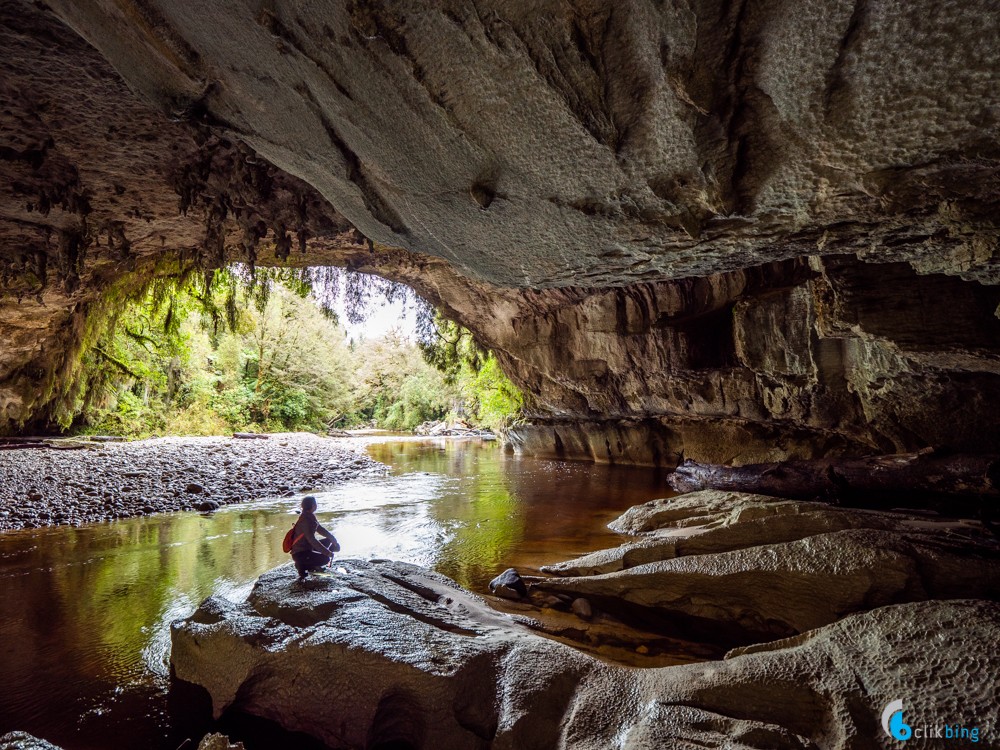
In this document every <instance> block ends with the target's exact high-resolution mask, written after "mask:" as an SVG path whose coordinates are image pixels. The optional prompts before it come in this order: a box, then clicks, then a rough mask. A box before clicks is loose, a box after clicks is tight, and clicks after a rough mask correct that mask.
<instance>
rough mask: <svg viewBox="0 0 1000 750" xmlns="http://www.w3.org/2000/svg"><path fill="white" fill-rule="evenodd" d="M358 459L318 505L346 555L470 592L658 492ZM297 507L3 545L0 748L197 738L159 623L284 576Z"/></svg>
mask: <svg viewBox="0 0 1000 750" xmlns="http://www.w3.org/2000/svg"><path fill="white" fill-rule="evenodd" d="M368 450H369V452H370V453H371V455H372V457H373V458H375V459H377V460H379V461H382V462H384V463H387V464H389V465H390V466H391V467H392V472H391V474H390V475H389V476H386V477H372V478H364V479H358V480H353V481H350V482H345V483H344V484H342V485H340V486H338V487H336V488H335V489H333V490H332V491H330V492H324V493H318V494H317V498H318V501H319V510H318V515H319V517H320V520H321V522H322V523H323V524H324V525H326V526H327V528H330V529H331V530H333V531H334V533H335V534H336V535H337V537H338V539H339V540H340V543H341V545H342V551H341V554H340V557H360V558H369V557H382V558H386V557H388V558H395V559H400V560H406V561H409V562H414V563H417V564H420V565H425V566H428V567H433V568H435V569H437V570H439V571H441V572H442V573H445V574H446V575H448V576H451V577H452V578H454V579H455V580H457V581H458V582H459V583H461V584H462V585H464V586H467V587H469V588H471V589H473V590H476V591H485V590H486V584H487V582H488V581H489V580H490V578H492V577H493V576H495V575H496V574H497V573H498V572H499V571H501V570H503V569H504V568H507V567H510V566H514V567H517V568H519V569H522V570H530V569H532V568H534V567H536V566H538V565H541V564H545V563H547V562H554V561H557V560H563V559H567V558H570V557H573V556H576V555H578V554H582V553H584V552H588V551H591V550H594V549H597V548H599V547H605V546H611V545H615V544H618V543H620V541H621V538H620V537H618V536H617V535H614V534H612V533H610V532H609V531H608V530H607V529H606V528H604V526H605V524H606V523H607V522H608V521H609V520H611V519H612V518H614V517H615V516H617V515H618V514H619V513H620V512H621V511H623V510H624V509H625V508H627V507H629V506H631V505H634V504H636V503H641V502H645V501H647V500H650V499H653V498H655V497H663V496H664V495H666V494H667V493H666V492H665V490H664V483H663V480H662V477H661V476H660V475H659V474H658V473H657V472H655V471H652V470H646V469H635V468H632V469H626V468H617V467H610V466H595V465H592V464H585V463H567V462H558V461H539V460H534V459H526V458H517V457H513V456H510V455H508V454H505V453H504V452H503V451H502V450H501V449H499V448H498V447H497V446H496V444H495V443H483V442H479V441H457V440H447V439H438V440H423V441H414V440H392V441H388V442H373V443H372V444H371V445H370V446H369V447H368ZM299 499H300V498H298V497H295V498H285V499H273V498H272V499H262V500H260V501H258V502H253V503H246V504H243V505H238V506H230V507H228V508H225V509H223V510H221V511H219V512H217V513H214V514H212V515H210V516H208V515H199V514H196V513H171V514H160V515H154V516H148V517H145V518H136V519H129V520H123V521H117V522H114V523H106V524H94V525H91V526H84V527H80V528H72V527H60V528H53V529H43V530H26V531H18V532H9V533H5V534H0V586H2V589H0V591H2V596H0V734H3V733H5V732H7V731H10V730H13V729H21V730H25V731H29V732H31V733H33V734H35V735H37V736H40V737H43V738H45V739H47V740H49V741H51V742H54V743H56V744H59V745H62V746H64V747H65V748H67V750H77V749H78V748H80V749H82V748H107V747H116V748H144V749H149V748H163V749H164V750H173V749H174V748H177V747H178V746H179V745H180V744H181V743H182V742H183V741H184V740H185V739H186V738H187V737H190V736H191V730H190V728H189V727H183V726H181V725H180V724H179V723H178V721H177V719H176V718H175V717H171V715H170V713H169V712H168V710H167V698H166V687H167V682H168V679H167V678H168V658H169V632H168V628H169V623H170V621H171V620H174V619H176V618H180V617H185V616H187V615H188V614H190V613H191V611H192V610H193V609H194V608H195V606H196V605H197V604H198V603H199V602H200V601H201V600H202V599H204V598H205V597H206V596H209V595H212V594H215V595H222V596H225V597H227V598H230V599H233V600H238V599H242V598H243V597H244V596H245V595H246V593H247V592H248V591H249V589H250V587H251V586H252V583H253V581H254V579H255V578H256V577H257V576H258V575H260V574H261V573H262V572H264V571H266V570H268V569H269V568H271V567H274V566H275V565H279V564H281V563H284V562H287V561H288V556H287V555H284V554H282V552H281V539H282V537H283V536H284V533H285V531H286V530H287V528H288V527H289V526H290V525H291V523H292V522H293V520H294V517H295V516H294V509H295V507H296V506H297V504H298V502H299ZM243 739H247V738H246V737H244V738H243ZM250 739H251V740H252V739H253V738H252V737H251V738H250ZM248 746H251V747H253V746H254V743H253V742H252V741H251V742H250V743H249V744H248ZM256 746H257V747H263V746H267V745H266V744H265V743H261V742H257V743H256ZM185 747H192V745H190V744H188V745H185Z"/></svg>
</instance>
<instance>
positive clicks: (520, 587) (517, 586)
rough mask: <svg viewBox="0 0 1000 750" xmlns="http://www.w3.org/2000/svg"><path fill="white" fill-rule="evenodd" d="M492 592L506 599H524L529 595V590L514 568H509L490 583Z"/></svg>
mask: <svg viewBox="0 0 1000 750" xmlns="http://www.w3.org/2000/svg"><path fill="white" fill-rule="evenodd" d="M490 591H492V592H493V594H494V596H499V597H502V598H504V599H522V598H524V597H526V596H527V595H528V588H527V586H525V585H524V581H522V580H521V576H520V575H519V574H518V572H517V571H516V570H514V568H507V570H505V571H504V572H503V573H501V574H500V575H498V576H497V577H496V578H494V579H493V580H492V581H490Z"/></svg>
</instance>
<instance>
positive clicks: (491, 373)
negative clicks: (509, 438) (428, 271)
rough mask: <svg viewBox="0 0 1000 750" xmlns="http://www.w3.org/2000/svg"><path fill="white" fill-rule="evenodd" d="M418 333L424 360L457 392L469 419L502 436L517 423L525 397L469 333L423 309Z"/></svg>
mask: <svg viewBox="0 0 1000 750" xmlns="http://www.w3.org/2000/svg"><path fill="white" fill-rule="evenodd" d="M418 333H419V335H420V339H419V341H418V346H419V347H420V351H421V353H422V354H423V355H424V359H425V360H426V361H427V362H428V363H429V364H431V365H433V366H434V367H435V368H436V369H438V370H439V371H440V372H441V373H443V374H444V378H445V382H447V383H449V384H453V385H454V386H455V387H456V388H457V389H458V391H459V393H460V394H461V396H462V400H463V408H464V411H465V416H466V417H467V418H468V419H469V420H471V421H472V422H473V423H475V424H479V425H482V426H484V427H489V428H490V429H492V430H497V431H499V432H501V433H502V432H503V431H504V430H506V429H508V428H509V427H511V426H513V425H514V424H515V423H517V421H518V420H520V418H521V413H522V411H523V409H524V395H523V394H522V393H521V391H520V390H518V388H517V386H516V385H514V383H512V382H511V381H510V379H509V378H508V377H507V376H506V375H505V374H504V372H503V370H501V369H500V364H499V363H498V362H497V358H496V356H495V355H494V354H493V353H492V352H490V351H488V350H487V349H485V348H483V347H481V346H480V345H479V344H478V342H477V341H476V340H475V337H474V336H473V335H472V332H471V331H469V330H468V329H466V328H463V327H462V326H460V325H458V324H457V323H455V322H453V321H450V320H448V319H447V318H445V317H444V316H443V315H442V314H441V313H440V311H436V310H432V309H430V308H425V309H424V310H423V311H422V314H421V317H420V323H419V325H418Z"/></svg>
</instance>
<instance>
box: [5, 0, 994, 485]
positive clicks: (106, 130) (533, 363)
mask: <svg viewBox="0 0 1000 750" xmlns="http://www.w3.org/2000/svg"><path fill="white" fill-rule="evenodd" d="M50 5H51V6H52V7H53V8H54V9H55V12H56V13H58V14H59V15H60V16H61V17H62V18H63V19H65V21H66V22H67V23H68V24H69V25H70V26H71V27H72V28H73V29H76V30H77V31H79V32H80V33H81V34H82V35H83V36H84V37H86V38H87V39H89V40H90V41H92V42H93V43H94V45H95V46H96V47H97V48H98V49H99V50H100V51H101V53H103V54H104V55H105V56H106V57H107V59H108V60H110V62H111V64H113V65H114V66H115V69H117V71H119V72H120V73H121V74H122V75H123V76H124V77H125V79H126V80H127V81H128V83H129V85H130V86H132V87H133V88H134V89H135V90H136V91H138V92H139V93H140V94H141V95H143V96H145V97H147V98H148V100H149V101H151V102H153V104H154V105H155V106H149V105H147V104H144V103H142V102H140V101H139V100H138V99H136V98H135V97H134V96H133V95H132V93H131V92H130V91H129V90H128V89H127V88H126V86H125V85H124V84H123V83H122V82H121V81H120V80H118V79H117V78H115V77H114V73H113V71H112V69H111V67H110V66H109V65H108V63H107V62H105V61H104V60H103V59H102V58H101V57H100V56H99V55H98V54H97V53H96V52H95V51H93V50H92V49H90V48H88V47H87V46H86V45H85V44H83V43H82V42H81V41H80V40H79V39H78V38H75V37H73V36H72V34H71V32H70V31H69V30H68V29H67V28H65V27H63V26H59V25H58V22H56V21H54V20H53V18H52V17H51V16H49V15H46V13H45V12H44V11H40V10H38V9H37V8H36V6H34V5H30V4H28V3H27V2H24V1H23V0H5V2H4V3H3V4H2V5H0V9H2V11H3V13H4V19H5V23H4V25H3V32H2V33H3V39H2V41H3V42H4V44H5V49H6V50H8V53H7V54H5V56H4V60H3V62H2V65H3V66H4V67H3V70H4V89H3V91H4V92H5V93H4V95H3V96H4V101H5V102H6V104H7V106H6V108H5V109H4V110H3V112H2V113H0V116H2V118H3V119H2V121H0V129H2V132H3V134H4V135H3V137H4V139H5V144H6V145H5V146H4V148H2V149H0V157H2V158H0V170H2V175H3V176H4V177H5V178H6V187H5V189H4V190H3V191H2V192H0V204H2V205H0V224H2V227H0V258H3V259H4V266H3V268H4V272H3V273H4V274H5V278H6V285H7V287H8V288H9V290H10V293H11V294H12V295H13V298H10V299H7V300H6V301H0V340H3V341H4V344H5V346H4V348H3V349H2V350H0V429H8V430H10V429H13V428H16V426H17V424H18V423H21V422H24V421H28V420H32V419H36V420H38V421H41V422H44V421H45V420H46V419H49V418H51V417H53V416H59V414H58V413H57V412H58V409H57V401H58V399H59V395H60V394H61V393H63V392H65V391H66V390H67V389H70V388H71V387H72V383H73V372H72V369H73V363H74V361H75V357H74V355H75V352H76V351H78V350H79V348H80V347H82V346H83V345H84V344H85V342H86V340H87V338H88V331H90V330H91V329H92V327H93V325H94V317H93V311H94V309H96V307H99V305H98V304H97V301H98V300H97V298H98V296H99V295H100V294H101V293H102V292H103V293H109V290H110V291H113V292H114V293H115V294H121V293H124V292H125V291H127V290H128V289H129V288H132V287H134V286H135V285H141V283H143V282H144V281H147V280H148V279H149V278H150V277H151V276H153V275H155V274H157V273H172V272H176V271H177V269H178V266H179V265H180V266H183V265H184V264H185V263H187V264H190V263H192V262H197V263H200V264H203V265H213V264H218V263H220V262H222V261H223V260H225V259H231V258H244V257H247V256H248V254H250V251H251V249H252V246H253V244H254V243H255V242H256V241H257V240H258V239H260V237H259V235H260V234H264V235H265V237H264V242H263V244H262V246H261V248H260V252H259V257H258V262H260V263H278V262H282V261H281V260H280V258H279V257H277V256H283V255H285V254H286V253H287V251H288V250H289V246H290V245H291V244H295V245H296V246H298V244H299V242H300V241H301V240H305V247H306V249H307V251H308V252H307V253H306V255H305V256H303V255H302V254H301V253H298V252H296V253H294V254H293V255H292V257H291V259H290V260H291V261H292V262H295V263H303V262H312V263H326V262H329V263H337V264H347V265H350V266H351V267H354V268H358V269H360V270H366V271H372V272H376V273H381V274H383V275H386V276H388V277H391V278H394V279H397V280H400V281H404V282H406V283H410V284H412V285H413V286H414V287H415V288H417V289H418V291H420V293H421V294H423V295H424V296H426V297H427V298H428V299H430V300H431V301H433V302H434V303H435V304H439V305H441V306H442V307H443V308H444V309H445V310H446V311H447V313H448V314H449V315H451V316H452V317H454V318H455V319H457V320H459V321H460V322H462V323H464V324H465V325H467V326H468V327H470V328H471V329H473V330H474V331H475V332H476V335H477V337H478V338H479V340H480V341H481V342H482V343H483V344H485V345H486V346H488V347H491V348H494V349H496V350H497V351H498V353H499V356H500V359H501V363H502V364H503V366H504V368H505V369H506V370H507V371H508V372H509V374H511V376H512V377H513V378H514V380H515V381H516V382H517V383H518V384H519V385H521V386H522V387H523V388H524V389H525V390H527V391H528V392H530V393H531V394H532V396H533V398H532V404H531V408H530V410H529V416H530V418H531V422H532V426H528V427H526V428H523V429H521V430H519V431H518V433H517V435H516V436H515V437H516V438H517V446H518V447H519V449H521V450H523V451H524V452H527V453H537V454H544V455H565V456H570V457H581V458H590V459H594V460H599V461H618V462H635V463H655V464H663V465H668V466H669V465H672V464H674V463H676V462H677V460H678V459H679V458H680V457H682V456H683V457H687V458H695V459H699V460H703V461H708V462H714V463H729V462H738V463H749V462H761V461H773V460H781V459H784V458H788V457H795V456H797V457H811V456H817V455H828V454H836V453H845V452H847V453H870V452H875V453H885V452H895V451H905V450H912V449H917V448H921V447H924V446H927V445H937V446H948V447H953V448H956V449H960V450H970V451H974V450H989V451H997V450H1000V427H998V425H1000V419H998V418H997V406H996V404H998V403H1000V364H998V363H1000V344H998V341H1000V320H998V319H997V315H996V311H997V309H998V306H1000V291H998V290H1000V287H998V286H997V284H998V282H1000V276H998V271H997V269H998V268H1000V264H998V263H997V253H998V250H997V247H998V245H997V227H996V223H995V218H994V217H995V216H996V208H997V206H996V202H997V196H998V195H1000V191H998V190H997V187H998V185H997V182H998V180H997V164H998V153H1000V152H998V151H997V147H996V143H995V140H996V139H995V131H996V127H997V118H998V114H997V112H998V111H1000V109H998V108H1000V93H998V92H1000V86H997V85H996V84H997V80H996V78H997V70H998V69H1000V68H998V67H997V65H995V62H996V59H995V58H996V55H997V50H998V49H1000V45H998V44H997V43H996V42H997V39H998V36H1000V34H998V17H997V14H996V13H994V12H992V8H991V6H990V5H989V3H986V2H985V1H984V0H982V1H980V0H977V1H976V2H963V3H958V2H952V3H948V4H947V5H946V6H940V5H938V4H932V3H930V2H924V1H921V2H913V3H907V4H898V3H897V4H888V5H886V4H883V5H871V4H868V3H851V2H836V3H833V4H824V5H822V6H821V5H810V6H808V7H801V8H796V12H795V13H794V14H790V13H788V12H787V9H785V8H783V7H781V6H780V5H779V4H778V3H776V2H746V3H736V4H726V3H720V2H714V1H713V0H698V2H695V3H692V4H690V5H689V6H685V7H683V8H681V7H680V6H677V7H675V6H672V5H661V4H654V3H649V2H643V1H637V2H629V3H625V4H621V3H611V2H605V3H601V2H595V3H590V4H584V5H576V6H571V5H565V4H555V3H554V2H553V3H549V2H548V1H546V2H542V3H513V4H511V3H506V2H503V3H501V2H481V3H478V4H477V5H475V6H468V5H466V4H461V3H457V2H455V3H452V2H446V3H425V2H412V3H405V4H367V3H366V4H361V3H354V4H351V3H348V4H343V3H332V2H322V1H321V0H313V1H312V2H307V3H301V4H292V5H286V4H279V5H275V6H273V7H272V6H268V7H266V8H263V9H254V8H251V7H250V6H246V5H240V4H230V5H218V4H207V5H206V4H204V3H195V2H193V0H182V1H181V2H158V1H157V0H153V1H152V2H143V3H140V4H135V3H130V2H125V3H119V4H110V3H91V4H80V3H71V2H64V1H63V0H54V1H53V2H51V3H50ZM942 18H947V19H949V20H948V22H947V23H944V22H942V20H941V19H942ZM973 28H974V29H975V30H976V34H975V40H976V41H975V43H972V42H970V41H969V39H968V38H967V36H968V30H969V29H973ZM264 157H266V158H267V159H270V161H271V162H273V164H275V165H278V166H277V167H271V166H268V164H267V162H266V160H265V159H264ZM278 167H281V168H283V169H284V170H286V171H287V173H283V172H281V171H280V169H278ZM292 175H296V177H293V176H292ZM298 178H301V179H298ZM310 185H311V186H313V187H309V186H310ZM313 188H315V189H313ZM325 199H328V200H329V203H327V202H326V201H325ZM180 205H184V206H188V213H187V214H186V215H181V214H180V213H179V211H178V210H177V209H178V206H180ZM29 207H30V210H29ZM43 207H44V208H45V209H46V211H42V208H43ZM333 207H336V210H334V208H333ZM345 217H346V218H345ZM348 221H350V222H351V223H353V225H354V226H355V227H357V228H358V229H357V230H354V229H351V228H350V227H351V225H350V224H348V223H347V222H348ZM359 230H360V231H359ZM367 238H372V239H373V240H376V241H378V244H369V242H368V240H367ZM390 246H395V247H398V248H404V249H402V250H398V249H397V250H394V249H391V247H390ZM43 261H44V262H43ZM167 261H169V262H167ZM157 262H160V263H164V262H167V265H166V266H163V265H160V266H157V265H156V263H157ZM40 276H45V277H47V278H48V279H49V280H50V283H49V284H48V285H47V286H45V287H44V288H42V287H41V285H40V279H39V277H40ZM116 280H117V282H118V286H117V287H115V289H110V287H111V285H112V282H114V281H116ZM39 294H40V295H41V302H39V301H37V299H36V296H37V295H39ZM18 297H19V298H21V300H22V301H21V302H20V304H15V302H14V301H13V299H15V298H18ZM43 303H44V304H43ZM63 416H65V415H63Z"/></svg>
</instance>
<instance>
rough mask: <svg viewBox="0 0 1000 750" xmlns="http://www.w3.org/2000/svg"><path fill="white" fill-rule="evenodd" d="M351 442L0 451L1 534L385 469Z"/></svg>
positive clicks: (290, 489) (292, 439)
mask: <svg viewBox="0 0 1000 750" xmlns="http://www.w3.org/2000/svg"><path fill="white" fill-rule="evenodd" d="M355 447H356V446H354V445H353V444H352V443H351V442H348V441H344V440H335V439H330V438H322V437H317V436H316V435H311V434H309V433H286V434H278V435H271V436H270V437H269V438H268V439H267V440H241V439H234V438H228V437H208V438H205V437H171V438H156V439H153V440H141V441H136V442H132V443H94V444H91V445H88V446H87V447H86V448H83V449H78V450H54V449H26V450H3V451H0V531H6V530H10V529H21V528H36V527H39V526H54V525H57V524H81V523H90V522H93V521H108V520H111V519H113V518H126V517H129V516H141V515H146V514H149V513H162V512H166V511H175V510H212V509H214V508H217V507H219V506H222V505H230V504H232V503H239V502H243V501H246V500H253V499H256V498H260V497H267V496H275V495H291V494H294V493H296V492H305V491H308V490H318V489H321V488H323V487H326V486H329V485H331V484H333V483H335V482H340V481H343V480H345V479H353V478H355V477H358V476H361V475H364V474H371V473H381V472H384V471H386V470H387V469H386V467H385V466H383V465H382V464H380V463H378V462H376V461H373V460H372V459H371V458H369V457H368V456H366V455H364V454H362V453H360V452H358V451H357V450H354V449H353V448H355Z"/></svg>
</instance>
